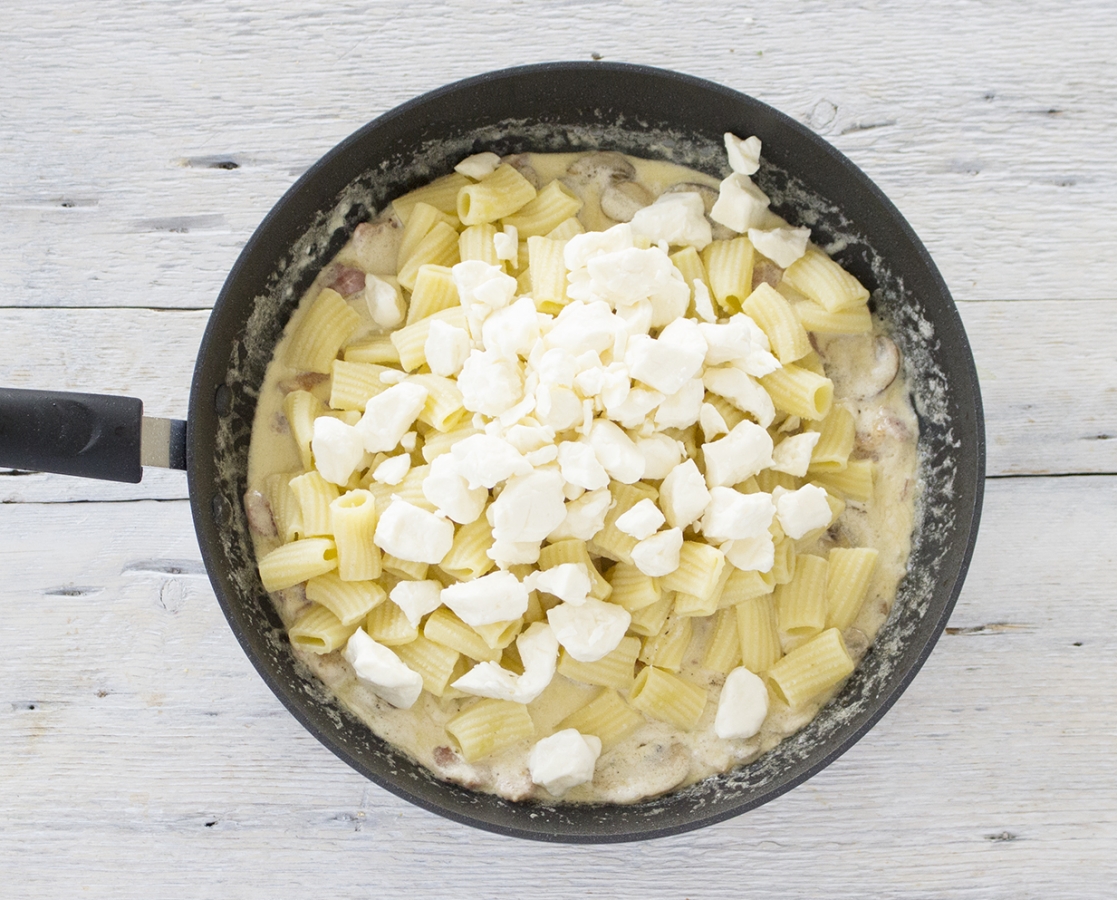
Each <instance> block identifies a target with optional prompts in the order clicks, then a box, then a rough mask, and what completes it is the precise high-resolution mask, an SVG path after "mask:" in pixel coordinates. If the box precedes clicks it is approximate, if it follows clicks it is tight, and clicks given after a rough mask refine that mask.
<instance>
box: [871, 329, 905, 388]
mask: <svg viewBox="0 0 1117 900" xmlns="http://www.w3.org/2000/svg"><path fill="white" fill-rule="evenodd" d="M873 355H874V363H873V367H872V369H870V370H869V372H868V373H867V375H866V377H865V381H864V385H865V387H864V391H863V393H862V396H864V397H875V396H876V395H877V394H879V393H880V392H881V391H883V390H885V389H886V388H887V387H888V386H889V385H890V384H892V382H893V381H895V380H896V375H897V374H899V371H900V351H899V350H898V349H896V345H895V344H894V343H893V342H892V340H891V338H886V337H885V336H884V335H880V336H879V337H877V339H876V340H875V341H874V342H873Z"/></svg>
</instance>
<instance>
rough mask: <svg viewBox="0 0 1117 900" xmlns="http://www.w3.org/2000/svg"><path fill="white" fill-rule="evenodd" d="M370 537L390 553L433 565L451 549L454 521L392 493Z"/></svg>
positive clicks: (411, 560)
mask: <svg viewBox="0 0 1117 900" xmlns="http://www.w3.org/2000/svg"><path fill="white" fill-rule="evenodd" d="M372 540H373V543H374V544H376V546H377V547H379V548H380V549H381V550H383V551H384V552H385V553H390V554H391V555H392V556H396V557H399V558H400V559H406V560H408V561H410V562H425V563H430V564H432V565H433V564H437V563H440V562H442V559H443V557H444V556H446V554H447V553H449V552H450V545H451V544H453V543H454V523H453V522H450V521H449V520H447V519H444V518H442V517H441V516H437V515H435V514H434V513H431V512H427V511H426V510H425V509H420V508H419V507H417V506H413V505H412V504H410V503H408V502H407V501H406V500H400V499H399V498H398V497H396V496H394V495H393V497H392V502H391V503H389V504H388V508H387V509H386V510H384V512H383V513H381V515H380V519H379V520H378V521H377V523H376V533H375V534H374V535H373V539H372Z"/></svg>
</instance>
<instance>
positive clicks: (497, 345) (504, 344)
mask: <svg viewBox="0 0 1117 900" xmlns="http://www.w3.org/2000/svg"><path fill="white" fill-rule="evenodd" d="M537 340H539V314H538V313H537V312H536V310H535V302H534V301H533V300H532V299H531V298H530V297H521V298H520V299H519V300H517V301H516V302H515V303H513V304H511V305H510V306H506V307H505V308H504V309H498V310H497V311H496V312H494V313H493V314H492V315H490V316H489V317H488V318H487V319H485V324H484V325H483V326H482V327H481V341H482V343H484V345H485V349H486V350H487V351H488V352H490V353H493V354H495V355H496V356H497V357H499V358H501V359H515V358H516V357H517V356H523V357H526V356H527V355H528V353H529V352H530V350H531V348H532V347H533V346H534V345H535V342H536V341H537Z"/></svg>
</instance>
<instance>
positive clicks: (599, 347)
mask: <svg viewBox="0 0 1117 900" xmlns="http://www.w3.org/2000/svg"><path fill="white" fill-rule="evenodd" d="M591 233H592V232H591ZM624 329H625V325H624V322H622V321H621V320H620V319H618V318H617V317H616V316H614V315H613V311H612V310H611V309H610V308H609V304H608V303H605V302H604V301H602V300H597V301H594V302H592V303H574V302H572V303H568V304H567V305H566V306H564V307H563V308H562V311H561V312H560V313H559V314H558V315H557V316H556V317H555V324H554V327H553V328H552V329H551V330H550V331H549V332H547V336H546V337H545V338H544V342H545V343H546V345H547V347H548V348H554V347H559V348H562V349H564V350H568V351H570V352H571V353H581V352H582V351H583V350H595V351H597V352H598V353H603V352H604V351H606V350H610V349H612V347H613V340H614V337H615V336H616V334H617V331H618V330H624Z"/></svg>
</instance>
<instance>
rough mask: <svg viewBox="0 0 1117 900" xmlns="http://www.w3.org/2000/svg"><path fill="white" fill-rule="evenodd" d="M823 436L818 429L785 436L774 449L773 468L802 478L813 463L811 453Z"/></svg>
mask: <svg viewBox="0 0 1117 900" xmlns="http://www.w3.org/2000/svg"><path fill="white" fill-rule="evenodd" d="M821 436H822V435H821V434H819V432H817V431H804V432H803V433H802V434H793V435H792V436H791V437H787V438H784V439H783V440H782V441H780V442H779V443H778V444H777V445H776V449H775V450H773V451H772V468H773V469H775V470H776V471H777V472H786V473H787V474H788V475H794V476H795V477H796V478H802V477H803V476H804V475H806V474H807V467H808V466H810V464H811V453H812V452H813V451H814V448H815V445H816V444H817V443H818V439H819V438H820V437H821Z"/></svg>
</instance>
